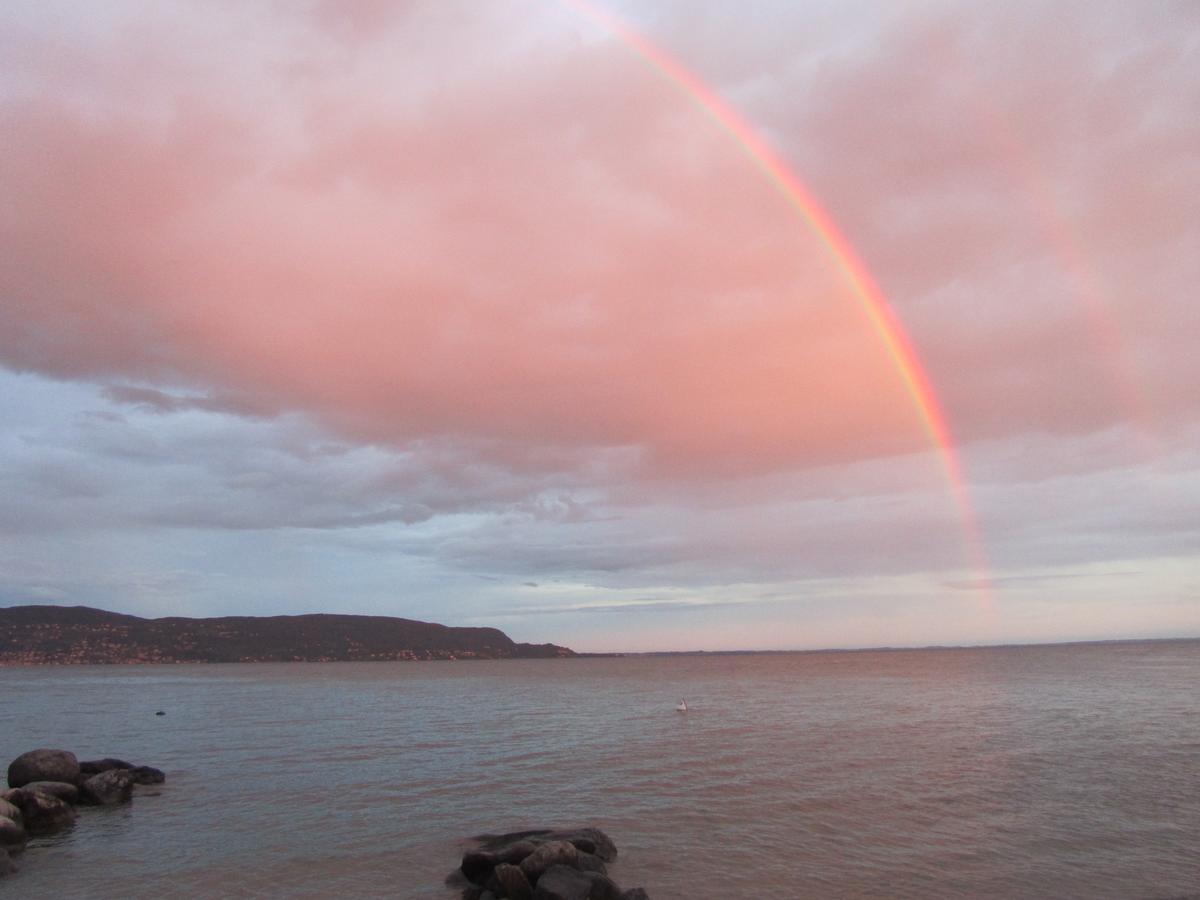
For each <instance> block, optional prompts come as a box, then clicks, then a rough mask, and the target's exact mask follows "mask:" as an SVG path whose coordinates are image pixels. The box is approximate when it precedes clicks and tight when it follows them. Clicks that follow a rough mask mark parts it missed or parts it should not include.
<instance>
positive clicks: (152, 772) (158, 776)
mask: <svg viewBox="0 0 1200 900" xmlns="http://www.w3.org/2000/svg"><path fill="white" fill-rule="evenodd" d="M129 774H130V775H132V776H133V783H134V784H162V783H163V782H164V781H166V780H167V776H166V775H164V774H163V772H162V770H161V769H156V768H154V767H153V766H134V767H133V768H131V769H129Z"/></svg>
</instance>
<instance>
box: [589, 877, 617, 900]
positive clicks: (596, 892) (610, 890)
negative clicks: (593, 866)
mask: <svg viewBox="0 0 1200 900" xmlns="http://www.w3.org/2000/svg"><path fill="white" fill-rule="evenodd" d="M583 874H584V875H586V876H587V877H588V878H590V879H591V881H592V892H591V893H590V894H588V900H621V889H620V888H619V887H617V883H616V882H615V881H613V880H612V879H611V878H609V877H608V876H607V875H601V874H600V873H599V872H584V873H583Z"/></svg>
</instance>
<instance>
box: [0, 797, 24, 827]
mask: <svg viewBox="0 0 1200 900" xmlns="http://www.w3.org/2000/svg"><path fill="white" fill-rule="evenodd" d="M0 818H5V819H12V820H13V821H14V822H20V821H21V810H20V809H18V808H17V807H16V806H15V805H14V804H13V803H11V802H9V801H8V800H0Z"/></svg>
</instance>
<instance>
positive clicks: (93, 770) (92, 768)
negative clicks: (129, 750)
mask: <svg viewBox="0 0 1200 900" xmlns="http://www.w3.org/2000/svg"><path fill="white" fill-rule="evenodd" d="M132 768H133V763H128V762H125V760H123V759H113V758H112V757H111V756H106V757H104V759H85V760H83V761H82V762H81V763H80V764H79V771H80V772H82V773H83V774H84V775H99V774H100V773H101V772H107V771H108V770H109V769H132Z"/></svg>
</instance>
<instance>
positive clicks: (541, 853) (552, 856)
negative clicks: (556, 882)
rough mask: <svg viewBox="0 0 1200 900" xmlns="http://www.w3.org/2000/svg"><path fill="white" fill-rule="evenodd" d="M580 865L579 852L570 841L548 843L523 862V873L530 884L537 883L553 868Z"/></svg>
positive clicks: (540, 846)
mask: <svg viewBox="0 0 1200 900" xmlns="http://www.w3.org/2000/svg"><path fill="white" fill-rule="evenodd" d="M578 865H579V851H578V850H576V849H575V845H574V844H572V843H571V842H570V841H547V842H546V843H544V844H540V845H539V846H538V847H537V849H535V850H534V851H533V852H532V853H530V854H529V855H528V856H527V857H525V858H524V859H523V860H521V871H522V872H524V873H525V877H526V878H528V879H529V881H530V883H534V882H536V881H537V880H538V879H539V878H540V877H541V875H542V873H543V872H545V871H546V870H547V869H549V868H550V867H551V866H569V867H570V868H572V869H574V868H576V867H577V866H578Z"/></svg>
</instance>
